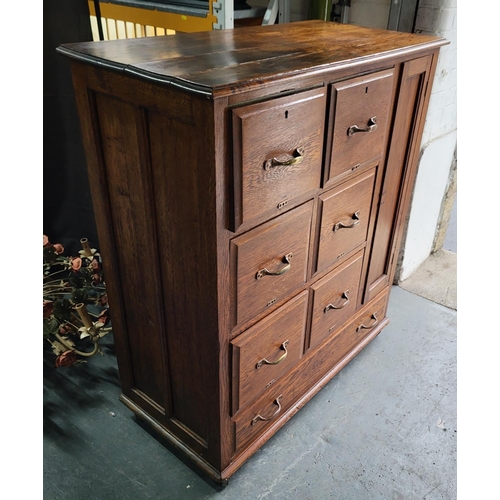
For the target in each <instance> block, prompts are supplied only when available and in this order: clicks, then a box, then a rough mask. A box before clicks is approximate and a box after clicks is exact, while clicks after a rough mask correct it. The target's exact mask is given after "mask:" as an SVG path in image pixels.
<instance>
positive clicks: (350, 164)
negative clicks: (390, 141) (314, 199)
mask: <svg viewBox="0 0 500 500" xmlns="http://www.w3.org/2000/svg"><path fill="white" fill-rule="evenodd" d="M393 85H394V74H393V70H386V71H380V72H377V73H372V74H370V75H365V76H362V77H358V78H353V79H351V80H347V81H343V82H339V83H334V84H333V85H332V87H331V92H332V106H333V109H334V118H333V144H332V152H331V160H330V173H329V180H331V179H335V178H338V177H339V176H341V175H343V174H346V173H347V172H350V171H351V170H352V169H353V168H355V167H356V165H360V164H362V163H365V162H367V161H369V160H371V159H374V158H376V157H378V156H380V155H381V154H382V151H383V149H384V142H385V136H386V132H387V126H388V123H389V111H390V108H391V99H392V94H393V90H392V89H393ZM327 184H328V183H327Z"/></svg>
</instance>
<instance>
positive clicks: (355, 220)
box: [333, 210, 360, 232]
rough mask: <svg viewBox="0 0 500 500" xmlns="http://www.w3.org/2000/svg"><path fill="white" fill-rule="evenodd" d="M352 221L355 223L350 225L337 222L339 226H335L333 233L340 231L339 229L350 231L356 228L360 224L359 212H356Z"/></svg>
mask: <svg viewBox="0 0 500 500" xmlns="http://www.w3.org/2000/svg"><path fill="white" fill-rule="evenodd" d="M351 219H352V220H353V222H351V223H350V224H344V223H343V222H337V224H335V225H334V226H333V231H334V232H335V231H338V230H339V229H350V228H352V227H356V226H357V225H358V224H359V221H360V219H359V210H356V212H354V213H353V214H352V216H351Z"/></svg>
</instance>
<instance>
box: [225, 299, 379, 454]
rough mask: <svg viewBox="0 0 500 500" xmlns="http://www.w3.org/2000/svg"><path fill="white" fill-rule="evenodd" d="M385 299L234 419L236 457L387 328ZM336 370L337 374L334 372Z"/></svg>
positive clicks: (371, 305) (368, 306)
mask: <svg viewBox="0 0 500 500" xmlns="http://www.w3.org/2000/svg"><path fill="white" fill-rule="evenodd" d="M387 299H388V294H387V291H386V292H384V293H383V294H382V295H380V296H379V297H378V298H376V299H375V300H374V301H372V302H370V303H368V304H366V305H365V306H364V307H363V308H362V309H360V311H359V312H358V313H357V314H356V315H355V316H354V317H353V318H352V319H350V320H349V322H348V323H347V324H346V326H345V328H342V329H341V330H340V331H338V332H337V333H336V334H335V335H334V336H333V337H331V338H329V339H328V340H327V341H326V342H324V343H323V344H322V345H320V346H318V348H316V349H313V350H311V351H309V352H308V353H307V354H306V355H305V356H304V357H303V358H302V360H301V361H300V362H299V363H298V364H297V365H296V366H295V367H294V368H293V369H292V370H291V371H290V372H289V373H288V374H287V375H285V376H284V377H283V378H281V379H280V380H278V381H277V382H276V384H275V385H273V386H272V387H271V388H270V389H269V390H268V391H266V392H265V393H264V395H263V396H261V397H260V398H259V399H258V400H256V401H255V402H254V403H253V404H251V405H249V406H248V407H246V408H245V409H243V410H241V411H240V412H238V413H237V414H236V415H235V417H234V418H233V422H234V426H235V429H234V431H235V435H234V441H235V448H234V451H235V453H238V452H242V451H243V450H244V448H245V447H249V446H251V445H252V442H254V441H255V440H257V439H258V438H259V436H260V435H261V434H263V433H264V432H265V431H266V430H267V429H268V428H270V427H272V426H273V424H275V423H277V422H279V421H280V420H281V425H283V424H284V423H285V422H286V420H288V418H289V416H288V418H284V419H283V416H287V412H288V410H290V409H292V408H293V407H294V406H297V407H300V406H302V405H303V404H304V403H302V399H304V396H306V395H309V396H310V397H312V395H313V394H314V393H315V392H317V390H319V388H320V387H318V388H315V386H316V385H317V384H318V382H320V381H321V380H322V379H324V378H326V380H325V382H324V383H326V382H327V381H328V380H329V379H330V378H331V377H333V376H334V375H335V373H337V371H339V370H340V369H341V368H342V367H343V366H344V365H345V364H347V363H348V362H349V361H350V359H352V357H354V356H355V355H356V354H357V349H358V348H359V346H360V345H361V344H363V341H364V340H365V338H367V337H369V336H370V335H371V334H373V333H375V332H376V333H378V332H379V331H380V330H381V329H382V328H383V327H384V326H385V325H387V323H388V320H387V319H386V317H385V313H386V309H387ZM359 350H361V349H359ZM337 366H338V370H336V367H337ZM321 387H322V385H321ZM311 392H312V393H311ZM309 393H311V394H309ZM298 403H300V404H298ZM288 413H290V412H288ZM277 428H278V427H277ZM277 428H276V430H277ZM268 437H270V436H268ZM266 439H267V438H266ZM261 444H263V443H261Z"/></svg>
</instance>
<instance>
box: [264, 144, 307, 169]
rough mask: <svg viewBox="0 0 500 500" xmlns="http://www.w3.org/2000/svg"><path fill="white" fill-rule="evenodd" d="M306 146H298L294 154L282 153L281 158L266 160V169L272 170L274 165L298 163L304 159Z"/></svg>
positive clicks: (281, 165)
mask: <svg viewBox="0 0 500 500" xmlns="http://www.w3.org/2000/svg"><path fill="white" fill-rule="evenodd" d="M304 153H305V151H304V148H297V149H296V150H295V151H294V152H293V154H291V155H289V154H285V155H282V157H281V158H283V159H280V158H276V157H274V158H271V159H270V160H266V161H265V162H264V170H270V169H271V168H273V167H283V166H285V167H286V166H288V165H298V164H299V163H300V162H301V161H302V160H303V159H304Z"/></svg>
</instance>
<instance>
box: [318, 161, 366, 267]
mask: <svg viewBox="0 0 500 500" xmlns="http://www.w3.org/2000/svg"><path fill="white" fill-rule="evenodd" d="M374 183H375V169H371V170H370V171H368V172H366V173H364V174H362V175H359V176H358V177H355V178H354V179H352V180H350V181H347V182H344V183H343V184H341V185H340V186H338V187H336V188H334V189H332V190H331V191H328V192H327V193H325V194H323V195H321V196H320V203H321V226H320V235H319V238H320V239H319V248H318V262H317V266H316V270H317V271H322V270H323V269H326V268H327V267H329V266H331V265H332V264H334V263H335V262H336V261H337V260H339V259H340V258H341V257H343V256H344V255H345V254H347V253H349V252H350V251H352V250H354V249H356V247H358V246H359V245H361V244H362V243H364V242H365V241H366V238H367V233H368V227H369V219H370V213H371V207H372V199H373V188H374Z"/></svg>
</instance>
